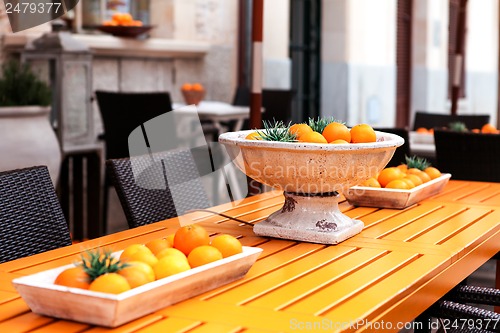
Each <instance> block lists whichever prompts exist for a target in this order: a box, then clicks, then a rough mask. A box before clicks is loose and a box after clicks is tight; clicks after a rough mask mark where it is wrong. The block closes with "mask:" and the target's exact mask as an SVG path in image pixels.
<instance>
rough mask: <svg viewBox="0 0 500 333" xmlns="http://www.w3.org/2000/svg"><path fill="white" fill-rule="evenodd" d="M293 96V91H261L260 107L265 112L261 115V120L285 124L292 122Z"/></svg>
mask: <svg viewBox="0 0 500 333" xmlns="http://www.w3.org/2000/svg"><path fill="white" fill-rule="evenodd" d="M294 96H295V91H293V90H277V89H263V90H262V106H263V107H264V109H265V111H264V113H262V120H267V121H273V120H274V119H276V120H281V121H283V122H284V123H285V124H287V123H288V122H289V121H291V120H292V100H293V97H294Z"/></svg>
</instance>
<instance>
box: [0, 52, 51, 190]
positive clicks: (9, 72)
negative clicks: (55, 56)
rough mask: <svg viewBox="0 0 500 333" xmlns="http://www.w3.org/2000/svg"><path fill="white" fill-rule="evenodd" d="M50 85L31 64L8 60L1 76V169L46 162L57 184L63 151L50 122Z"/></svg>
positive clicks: (44, 163)
mask: <svg viewBox="0 0 500 333" xmlns="http://www.w3.org/2000/svg"><path fill="white" fill-rule="evenodd" d="M51 101H52V96H51V89H50V87H49V86H48V85H47V84H46V83H45V82H43V81H42V80H41V79H39V78H38V77H37V76H36V75H35V73H34V72H33V70H32V68H31V67H30V66H29V65H28V64H20V63H19V62H18V61H15V60H9V61H7V62H5V63H4V64H3V66H2V70H1V77H0V154H1V156H2V157H3V158H2V159H0V171H3V170H11V169H18V168H23V167H29V166H34V165H46V166H47V167H48V169H49V171H50V175H51V177H52V182H53V183H54V185H55V184H56V182H57V178H58V176H59V167H60V162H61V152H60V148H59V142H58V140H57V137H56V135H55V133H54V130H53V128H52V126H51V124H50V120H49V114H50V106H49V105H50V103H51Z"/></svg>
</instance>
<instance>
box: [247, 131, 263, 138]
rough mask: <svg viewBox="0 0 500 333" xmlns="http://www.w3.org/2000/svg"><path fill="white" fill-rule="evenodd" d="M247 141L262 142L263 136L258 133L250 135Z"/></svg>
mask: <svg viewBox="0 0 500 333" xmlns="http://www.w3.org/2000/svg"><path fill="white" fill-rule="evenodd" d="M245 139H247V140H261V136H260V135H259V133H258V132H257V131H255V132H252V133H250V134H248V135H247V136H246V137H245Z"/></svg>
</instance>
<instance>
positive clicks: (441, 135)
mask: <svg viewBox="0 0 500 333" xmlns="http://www.w3.org/2000/svg"><path fill="white" fill-rule="evenodd" d="M434 143H435V145H436V159H437V166H438V168H439V169H440V170H441V172H447V173H451V177H452V179H462V180H477V181H493V182H500V135H498V134H481V133H470V132H467V133H460V132H452V131H440V130H435V131H434Z"/></svg>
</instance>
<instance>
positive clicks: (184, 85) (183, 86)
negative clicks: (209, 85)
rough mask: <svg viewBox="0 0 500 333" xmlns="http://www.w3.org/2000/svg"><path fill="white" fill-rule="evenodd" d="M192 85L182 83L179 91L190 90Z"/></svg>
mask: <svg viewBox="0 0 500 333" xmlns="http://www.w3.org/2000/svg"><path fill="white" fill-rule="evenodd" d="M192 89H193V85H192V84H191V83H184V84H183V85H182V87H181V90H192Z"/></svg>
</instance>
